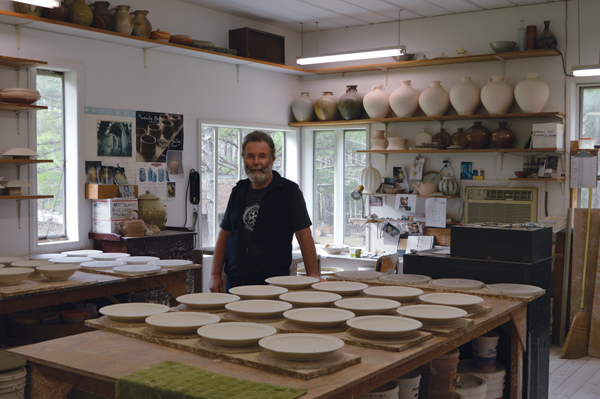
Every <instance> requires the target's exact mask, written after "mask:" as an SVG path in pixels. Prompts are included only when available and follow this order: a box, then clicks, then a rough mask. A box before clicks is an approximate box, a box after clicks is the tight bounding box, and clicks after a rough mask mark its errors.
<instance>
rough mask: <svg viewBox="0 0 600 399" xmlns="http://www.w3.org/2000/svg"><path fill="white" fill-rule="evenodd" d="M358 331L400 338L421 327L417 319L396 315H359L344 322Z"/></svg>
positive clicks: (379, 336)
mask: <svg viewBox="0 0 600 399" xmlns="http://www.w3.org/2000/svg"><path fill="white" fill-rule="evenodd" d="M346 324H348V326H350V327H352V328H354V329H355V330H357V331H358V332H359V333H361V334H363V335H366V336H368V337H375V338H400V337H404V336H406V335H408V334H410V333H411V332H413V331H415V330H418V329H419V328H421V327H423V323H421V322H420V321H419V320H414V319H409V318H407V317H397V316H361V317H355V318H353V319H350V320H348V321H347V322H346Z"/></svg>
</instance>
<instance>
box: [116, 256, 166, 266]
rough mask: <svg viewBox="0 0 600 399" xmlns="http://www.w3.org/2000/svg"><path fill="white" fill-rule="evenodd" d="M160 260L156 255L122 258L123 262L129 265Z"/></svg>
mask: <svg viewBox="0 0 600 399" xmlns="http://www.w3.org/2000/svg"><path fill="white" fill-rule="evenodd" d="M155 260H160V258H157V257H156V256H128V257H127V258H123V259H121V262H125V263H127V264H128V265H145V264H146V263H150V262H153V261H155Z"/></svg>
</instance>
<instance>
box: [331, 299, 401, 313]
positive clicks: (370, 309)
mask: <svg viewBox="0 0 600 399" xmlns="http://www.w3.org/2000/svg"><path fill="white" fill-rule="evenodd" d="M335 306H337V307H338V308H341V309H346V310H349V311H351V312H353V313H354V314H356V315H357V316H366V315H374V314H379V315H382V314H387V313H390V312H391V311H392V310H394V309H397V308H398V307H400V302H398V301H392V300H390V299H382V298H348V299H340V300H339V301H336V302H335Z"/></svg>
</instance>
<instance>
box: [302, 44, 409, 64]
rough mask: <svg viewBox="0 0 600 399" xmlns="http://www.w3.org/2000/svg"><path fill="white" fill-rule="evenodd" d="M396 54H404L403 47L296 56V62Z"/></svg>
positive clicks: (335, 60)
mask: <svg viewBox="0 0 600 399" xmlns="http://www.w3.org/2000/svg"><path fill="white" fill-rule="evenodd" d="M398 55H404V48H402V47H400V46H398V47H384V48H375V49H370V50H358V51H353V52H345V53H332V54H323V55H316V56H313V57H297V58H296V62H297V63H298V64H300V65H310V64H323V63H326V62H341V61H354V60H366V59H369V58H382V57H393V56H398Z"/></svg>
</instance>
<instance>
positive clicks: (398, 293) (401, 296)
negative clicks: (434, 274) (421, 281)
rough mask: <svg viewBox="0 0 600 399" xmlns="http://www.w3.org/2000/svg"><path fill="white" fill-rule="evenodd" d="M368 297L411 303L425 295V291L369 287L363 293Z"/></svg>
mask: <svg viewBox="0 0 600 399" xmlns="http://www.w3.org/2000/svg"><path fill="white" fill-rule="evenodd" d="M363 292H364V293H365V294H367V295H371V296H374V297H377V298H385V299H392V300H394V301H400V302H402V301H410V300H413V299H415V298H416V297H418V296H419V295H421V294H423V290H420V289H418V288H411V287H399V286H398V287H395V286H394V287H392V286H388V287H369V288H365V290H364V291H363Z"/></svg>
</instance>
